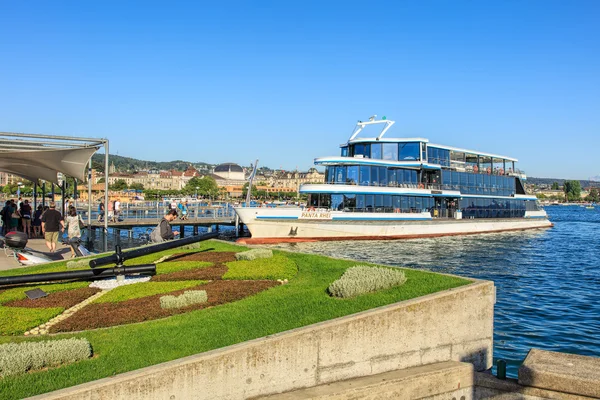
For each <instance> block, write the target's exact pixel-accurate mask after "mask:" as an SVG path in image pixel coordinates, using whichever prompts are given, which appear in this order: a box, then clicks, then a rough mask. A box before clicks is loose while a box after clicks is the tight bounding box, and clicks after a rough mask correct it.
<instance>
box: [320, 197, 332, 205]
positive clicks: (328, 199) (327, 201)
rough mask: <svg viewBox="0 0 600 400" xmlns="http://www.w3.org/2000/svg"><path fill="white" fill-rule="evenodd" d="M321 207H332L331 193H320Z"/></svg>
mask: <svg viewBox="0 0 600 400" xmlns="http://www.w3.org/2000/svg"><path fill="white" fill-rule="evenodd" d="M319 207H321V208H330V207H331V195H330V194H320V195H319Z"/></svg>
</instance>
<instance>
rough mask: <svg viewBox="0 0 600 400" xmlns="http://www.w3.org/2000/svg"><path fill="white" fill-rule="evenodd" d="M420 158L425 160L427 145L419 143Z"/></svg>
mask: <svg viewBox="0 0 600 400" xmlns="http://www.w3.org/2000/svg"><path fill="white" fill-rule="evenodd" d="M421 160H423V161H427V145H426V144H425V143H421Z"/></svg>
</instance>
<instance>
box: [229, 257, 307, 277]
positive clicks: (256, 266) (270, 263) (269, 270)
mask: <svg viewBox="0 0 600 400" xmlns="http://www.w3.org/2000/svg"><path fill="white" fill-rule="evenodd" d="M225 265H226V266H227V272H226V273H225V274H224V275H223V279H271V280H275V279H291V278H292V277H293V276H294V275H296V273H297V272H298V267H297V266H296V263H295V262H294V261H292V260H290V259H289V258H287V257H285V256H282V255H279V254H276V255H274V256H273V257H272V258H259V259H257V260H254V261H230V262H228V263H226V264H225Z"/></svg>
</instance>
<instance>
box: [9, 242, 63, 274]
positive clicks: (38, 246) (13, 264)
mask: <svg viewBox="0 0 600 400" xmlns="http://www.w3.org/2000/svg"><path fill="white" fill-rule="evenodd" d="M27 247H29V248H30V249H33V250H36V251H41V252H48V248H47V247H46V242H45V240H44V239H29V240H28V241H27ZM55 254H58V255H60V256H62V258H64V259H67V258H70V257H71V250H70V249H69V246H67V245H63V244H61V243H60V242H59V243H58V244H57V245H56V253H55ZM14 268H24V267H23V266H22V265H20V264H19V263H18V262H17V260H15V258H14V257H13V255H12V251H8V250H7V251H6V254H5V253H4V249H0V271H3V270H8V269H14Z"/></svg>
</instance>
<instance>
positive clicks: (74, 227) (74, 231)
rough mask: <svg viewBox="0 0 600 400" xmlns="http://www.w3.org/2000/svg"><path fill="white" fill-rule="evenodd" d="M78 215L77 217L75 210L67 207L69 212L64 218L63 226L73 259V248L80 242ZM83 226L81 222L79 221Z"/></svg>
mask: <svg viewBox="0 0 600 400" xmlns="http://www.w3.org/2000/svg"><path fill="white" fill-rule="evenodd" d="M79 221H81V219H79V215H77V209H76V208H75V207H69V212H68V215H67V217H66V218H65V222H66V223H65V225H66V226H67V237H68V238H69V244H70V245H71V246H70V247H71V258H74V257H75V251H74V250H73V247H74V246H75V247H76V246H79V243H80V242H81V228H80V227H79ZM81 224H83V221H81Z"/></svg>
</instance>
